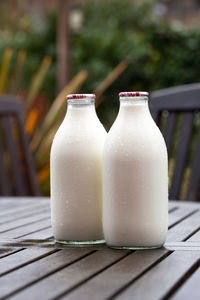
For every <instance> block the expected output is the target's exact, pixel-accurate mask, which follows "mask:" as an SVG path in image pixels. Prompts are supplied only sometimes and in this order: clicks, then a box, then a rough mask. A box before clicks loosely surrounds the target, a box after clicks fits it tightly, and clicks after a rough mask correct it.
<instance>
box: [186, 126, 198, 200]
mask: <svg viewBox="0 0 200 300" xmlns="http://www.w3.org/2000/svg"><path fill="white" fill-rule="evenodd" d="M199 151H200V129H199V132H198V136H197V141H196V145H195V152H194V155H193V160H192V164H191V172H190V178H189V183H188V189H187V196H186V197H187V199H189V200H191V201H195V200H196V199H198V193H199V192H200V167H199V164H200V162H199V161H200V153H199Z"/></svg>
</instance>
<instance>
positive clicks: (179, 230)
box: [167, 212, 200, 242]
mask: <svg viewBox="0 0 200 300" xmlns="http://www.w3.org/2000/svg"><path fill="white" fill-rule="evenodd" d="M199 220H200V212H197V213H195V214H193V215H191V216H190V217H188V218H186V219H185V220H183V221H182V222H181V223H179V224H177V225H176V226H174V227H172V228H171V229H170V230H169V231H168V235H167V242H179V241H183V240H185V239H187V238H189V236H190V235H191V234H192V233H193V232H195V231H196V230H198V228H199V226H200V222H199Z"/></svg>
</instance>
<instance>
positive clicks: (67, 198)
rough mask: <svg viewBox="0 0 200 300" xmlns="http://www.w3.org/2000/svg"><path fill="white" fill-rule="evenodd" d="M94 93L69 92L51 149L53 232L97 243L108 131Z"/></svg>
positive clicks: (74, 240) (65, 238)
mask: <svg viewBox="0 0 200 300" xmlns="http://www.w3.org/2000/svg"><path fill="white" fill-rule="evenodd" d="M94 98H95V95H90V94H86V95H80V94H79V95H69V96H68V109H67V114H66V117H65V119H64V121H63V123H62V124H61V126H60V128H59V130H58V131H57V133H56V135H55V138H54V141H53V144H52V149H51V216H52V227H53V233H54V236H55V238H56V240H58V241H65V242H66V243H72V244H73V243H74V244H76V243H98V242H102V240H103V232H102V151H103V145H104V140H105V137H106V131H105V129H104V128H103V126H102V125H101V123H100V121H99V119H98V118H97V115H96V112H95V107H94Z"/></svg>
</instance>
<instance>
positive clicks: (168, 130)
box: [163, 112, 176, 155]
mask: <svg viewBox="0 0 200 300" xmlns="http://www.w3.org/2000/svg"><path fill="white" fill-rule="evenodd" d="M175 127H176V114H175V113H174V112H172V113H170V114H169V116H168V118H167V122H166V124H165V128H164V130H163V136H164V138H165V142H166V146H167V152H168V155H170V154H171V148H172V142H173V136H174V131H175Z"/></svg>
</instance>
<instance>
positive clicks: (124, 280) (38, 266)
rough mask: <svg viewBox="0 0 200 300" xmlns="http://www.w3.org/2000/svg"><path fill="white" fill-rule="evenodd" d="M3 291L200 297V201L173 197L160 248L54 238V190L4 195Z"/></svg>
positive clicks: (0, 235) (11, 294)
mask: <svg viewBox="0 0 200 300" xmlns="http://www.w3.org/2000/svg"><path fill="white" fill-rule="evenodd" d="M0 258H1V259H0V298H1V299H5V298H9V299H10V298H11V299H20V300H21V299H28V300H29V299H38V300H40V299H55V298H56V299H57V298H59V299H76V300H77V299H81V300H83V299H87V300H89V299H91V300H93V299H137V300H140V299H141V300H145V299H148V300H149V299H153V300H155V299H169V298H170V299H176V300H177V299H181V300H184V299H187V300H188V299H189V300H192V299H200V204H199V203H188V202H184V203H183V202H180V201H179V202H175V201H174V202H170V203H169V232H168V238H167V242H166V244H165V247H163V248H161V249H158V250H143V251H127V250H126V251H122V250H111V249H108V248H107V247H106V246H105V245H104V246H99V247H95V246H93V247H82V248H74V247H71V248H69V247H65V246H62V245H57V244H55V242H54V240H53V238H52V231H51V226H50V203H49V199H48V198H35V199H30V198H0Z"/></svg>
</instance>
